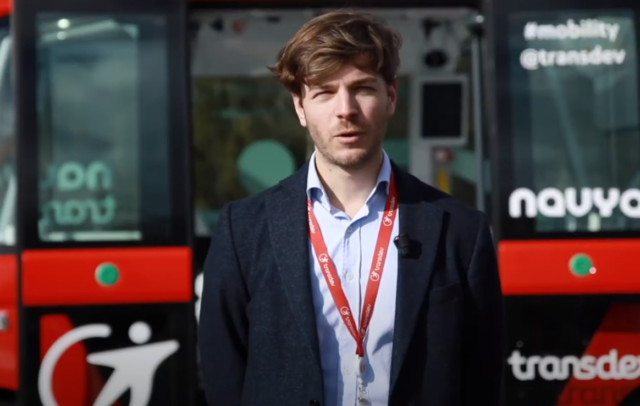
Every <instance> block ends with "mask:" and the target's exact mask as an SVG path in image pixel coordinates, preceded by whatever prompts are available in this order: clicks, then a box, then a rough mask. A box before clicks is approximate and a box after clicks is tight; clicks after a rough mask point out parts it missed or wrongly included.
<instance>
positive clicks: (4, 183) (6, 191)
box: [0, 18, 16, 245]
mask: <svg viewBox="0 0 640 406" xmlns="http://www.w3.org/2000/svg"><path fill="white" fill-rule="evenodd" d="M14 122H15V121H14V100H13V88H12V81H11V38H10V36H9V20H8V19H6V18H1V19H0V245H14V244H15V239H16V238H15V199H16V179H15V176H14V173H15V172H14V139H15V138H14V133H15V132H14Z"/></svg>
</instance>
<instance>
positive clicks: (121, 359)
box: [38, 321, 179, 406]
mask: <svg viewBox="0 0 640 406" xmlns="http://www.w3.org/2000/svg"><path fill="white" fill-rule="evenodd" d="M109 336H111V327H109V326H108V325H106V324H89V325H85V326H81V327H78V328H76V329H74V330H71V331H69V332H68V333H66V334H64V335H63V336H62V337H60V338H58V340H57V341H56V342H55V343H53V345H52V346H51V348H49V350H48V351H47V353H46V355H45V356H44V359H43V360H42V365H41V366H40V372H39V375H38V392H39V394H40V400H41V401H42V405H43V406H64V405H58V402H57V401H56V399H55V396H54V395H53V389H52V385H51V383H52V380H53V371H54V370H55V368H56V364H57V363H58V361H59V360H60V357H62V355H63V354H64V353H65V352H66V351H67V350H68V349H69V348H70V347H72V346H73V345H74V344H76V343H79V342H81V341H84V340H87V339H90V338H107V337H109ZM150 338H151V328H150V327H149V325H148V324H147V323H145V322H142V321H138V322H136V323H133V324H132V325H131V326H130V327H129V339H130V340H131V341H132V342H133V343H135V344H137V345H133V346H131V347H126V348H118V349H115V350H109V351H102V352H96V353H93V354H89V355H88V356H87V362H88V363H90V364H93V365H101V366H106V367H110V368H113V372H112V373H111V376H110V377H109V380H108V381H107V383H106V384H105V385H104V388H102V391H101V392H100V394H99V395H98V398H97V399H96V401H95V402H94V403H93V406H110V405H112V404H113V402H115V401H116V400H118V399H119V398H120V397H121V396H122V394H123V393H125V392H126V391H130V392H129V393H130V396H131V397H130V401H129V406H146V405H147V404H148V403H149V399H150V398H151V392H152V390H153V378H154V376H155V374H156V370H157V369H158V367H159V366H160V364H162V362H163V361H164V360H166V359H167V358H168V357H169V356H171V355H172V354H173V353H175V352H176V351H177V350H178V347H179V344H178V341H176V340H168V341H161V342H156V343H151V344H145V343H147V342H148V341H149V339H150ZM141 344H144V345H141Z"/></svg>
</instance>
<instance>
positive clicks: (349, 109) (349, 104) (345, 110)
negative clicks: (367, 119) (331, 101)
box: [336, 89, 358, 120]
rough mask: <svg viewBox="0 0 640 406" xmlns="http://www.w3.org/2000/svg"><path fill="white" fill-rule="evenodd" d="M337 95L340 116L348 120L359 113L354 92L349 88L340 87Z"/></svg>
mask: <svg viewBox="0 0 640 406" xmlns="http://www.w3.org/2000/svg"><path fill="white" fill-rule="evenodd" d="M337 96H338V97H337V107H336V108H337V116H338V118H340V119H342V120H346V119H349V118H353V117H355V116H357V115H358V102H357V100H356V97H355V95H354V94H353V93H352V92H350V91H349V90H347V89H340V91H339V92H338V94H337Z"/></svg>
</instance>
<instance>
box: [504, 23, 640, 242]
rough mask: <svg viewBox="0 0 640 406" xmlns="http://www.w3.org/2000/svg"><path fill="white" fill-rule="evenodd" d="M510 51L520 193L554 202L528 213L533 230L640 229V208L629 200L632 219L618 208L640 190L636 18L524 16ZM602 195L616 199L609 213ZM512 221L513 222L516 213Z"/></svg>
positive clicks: (538, 204) (543, 203)
mask: <svg viewBox="0 0 640 406" xmlns="http://www.w3.org/2000/svg"><path fill="white" fill-rule="evenodd" d="M510 47H511V50H512V57H511V64H512V66H511V68H512V72H513V73H512V82H511V90H512V97H513V99H512V100H513V104H512V109H513V116H512V120H511V122H512V126H513V127H512V128H513V132H512V136H513V154H514V159H513V161H514V166H515V169H516V170H515V173H514V179H513V181H514V182H513V183H514V189H516V188H527V189H529V190H530V191H531V192H532V194H531V196H533V195H536V197H537V196H538V194H539V193H540V192H542V191H543V190H545V189H547V191H546V192H544V193H546V194H547V195H548V196H549V197H550V198H549V199H543V198H541V199H538V200H540V201H536V202H534V203H533V204H529V206H531V207H529V209H530V210H532V211H531V213H534V212H535V230H536V231H540V232H557V231H567V232H574V231H591V232H597V231H617V230H637V229H640V221H639V220H638V219H637V216H635V215H629V213H631V212H638V210H637V209H635V207H637V206H638V205H640V201H637V199H631V200H636V201H632V202H631V205H632V207H633V209H632V210H631V211H629V210H626V211H625V206H624V203H623V202H622V200H624V198H622V199H621V197H622V194H623V193H624V192H625V191H628V190H632V189H638V188H640V128H639V124H640V120H639V119H640V116H639V114H638V108H639V103H638V79H637V75H638V71H637V70H638V63H637V51H636V50H637V44H636V34H635V27H634V21H633V17H632V16H629V15H625V14H624V13H617V14H602V13H600V12H587V13H585V12H557V13H546V14H542V13H535V14H524V15H518V16H514V17H513V18H512V24H511V37H510ZM549 188H552V189H556V190H557V192H556V191H550V189H549ZM572 188H575V190H576V193H575V194H576V195H577V199H575V198H573V194H572V193H573V192H571V189H572ZM597 188H602V191H603V192H604V193H601V194H600V196H602V197H604V198H605V199H607V198H609V199H611V203H612V206H613V212H612V213H608V210H602V207H601V205H599V204H598V201H599V200H601V199H597V197H596V195H597V194H598V192H596V191H595V190H596V189H597ZM612 189H615V190H612ZM568 190H569V192H567V191H568ZM616 191H617V192H616ZM632 193H636V192H632ZM638 193H640V192H638ZM551 196H556V198H553V197H551ZM616 196H617V197H616ZM628 196H630V195H628ZM532 202H533V200H532ZM524 206H525V204H524V203H523V204H522V208H523V209H524V208H525V207H524ZM621 206H623V207H622V209H621ZM512 211H513V213H510V215H511V217H514V213H516V212H517V210H515V208H512ZM516 214H517V213H516ZM516 217H517V216H516Z"/></svg>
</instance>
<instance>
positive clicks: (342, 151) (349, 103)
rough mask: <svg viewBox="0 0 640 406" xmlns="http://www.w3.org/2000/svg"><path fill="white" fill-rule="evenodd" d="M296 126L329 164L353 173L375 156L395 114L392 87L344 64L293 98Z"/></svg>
mask: <svg viewBox="0 0 640 406" xmlns="http://www.w3.org/2000/svg"><path fill="white" fill-rule="evenodd" d="M293 98H294V105H295V108H296V112H297V114H298V118H299V119H300V124H301V125H302V126H303V127H307V128H308V130H309V133H310V134H311V138H312V139H313V142H314V144H315V146H316V149H317V151H318V153H320V154H321V155H322V157H323V158H324V159H325V160H326V161H327V162H329V163H331V164H333V165H337V166H339V167H342V168H345V169H357V168H359V167H362V166H363V165H364V164H366V163H367V162H368V161H369V160H370V159H371V158H373V157H375V156H377V153H378V152H379V151H380V150H381V148H382V141H383V139H384V136H385V133H386V131H387V124H388V122H389V119H390V118H391V117H392V116H393V114H394V113H395V108H396V99H397V85H396V83H393V85H391V86H388V85H387V84H386V83H385V81H384V80H383V79H382V77H381V76H379V75H373V74H371V73H368V72H365V71H362V70H360V69H358V68H356V67H355V66H353V65H347V66H345V67H344V68H343V69H341V70H339V71H338V72H336V73H335V74H334V75H332V76H330V77H327V78H325V79H323V80H321V81H319V82H318V83H313V84H311V85H310V86H307V85H305V86H304V89H303V92H302V96H296V95H294V96H293Z"/></svg>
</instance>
